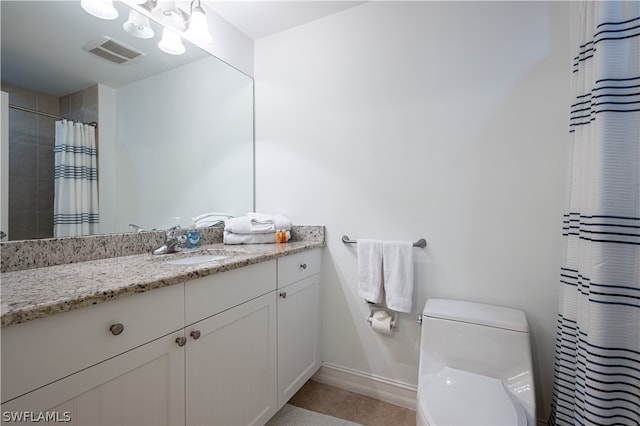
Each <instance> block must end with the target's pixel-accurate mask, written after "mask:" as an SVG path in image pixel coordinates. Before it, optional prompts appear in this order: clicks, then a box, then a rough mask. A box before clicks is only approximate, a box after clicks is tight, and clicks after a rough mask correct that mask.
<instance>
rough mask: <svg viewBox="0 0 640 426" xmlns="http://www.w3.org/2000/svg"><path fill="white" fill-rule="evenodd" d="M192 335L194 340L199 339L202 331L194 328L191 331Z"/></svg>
mask: <svg viewBox="0 0 640 426" xmlns="http://www.w3.org/2000/svg"><path fill="white" fill-rule="evenodd" d="M191 337H193V340H198V339H199V338H200V331H199V330H193V331H192V332H191Z"/></svg>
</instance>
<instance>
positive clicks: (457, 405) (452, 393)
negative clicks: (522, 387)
mask: <svg viewBox="0 0 640 426" xmlns="http://www.w3.org/2000/svg"><path fill="white" fill-rule="evenodd" d="M424 379H425V380H424V384H423V385H422V386H421V387H420V391H421V392H420V395H419V409H420V411H421V414H422V415H423V417H424V418H425V419H426V420H427V422H428V423H429V424H431V425H518V426H521V425H522V426H524V425H526V424H527V417H526V414H525V412H524V409H523V408H522V406H521V405H520V404H519V403H518V402H517V401H516V399H515V398H514V397H511V396H509V395H510V393H509V392H508V391H507V390H506V389H505V387H504V385H503V384H502V381H500V380H498V379H494V378H492V377H487V376H483V375H480V374H475V373H470V372H467V371H462V370H456V369H454V368H450V367H444V368H443V369H442V370H440V372H438V373H436V374H432V375H430V376H427V377H424Z"/></svg>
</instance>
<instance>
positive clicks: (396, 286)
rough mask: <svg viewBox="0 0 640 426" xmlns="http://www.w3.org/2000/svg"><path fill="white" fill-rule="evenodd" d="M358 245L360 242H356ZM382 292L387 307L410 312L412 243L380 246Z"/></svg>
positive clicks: (391, 243)
mask: <svg viewBox="0 0 640 426" xmlns="http://www.w3.org/2000/svg"><path fill="white" fill-rule="evenodd" d="M358 245H360V241H358ZM382 264H383V265H384V266H383V270H384V291H385V301H386V303H387V307H388V308H389V309H392V310H394V311H398V312H411V304H412V300H413V243H412V242H410V241H385V242H384V243H383V244H382Z"/></svg>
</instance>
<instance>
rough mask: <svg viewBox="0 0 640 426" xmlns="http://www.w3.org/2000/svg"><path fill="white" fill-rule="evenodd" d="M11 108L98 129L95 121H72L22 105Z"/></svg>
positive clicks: (10, 105)
mask: <svg viewBox="0 0 640 426" xmlns="http://www.w3.org/2000/svg"><path fill="white" fill-rule="evenodd" d="M9 108H13V109H19V110H20V111H25V112H30V113H32V114H37V115H43V116H45V117H49V118H54V119H56V120H70V121H74V122H76V123H82V124H88V125H89V126H93V127H98V123H96V122H95V121H92V122H91V123H85V122H82V121H80V120H73V119H70V118H65V117H62V116H60V115H55V114H49V113H48V112H42V111H36V110H35V109H31V108H27V107H23V106H20V105H14V104H9Z"/></svg>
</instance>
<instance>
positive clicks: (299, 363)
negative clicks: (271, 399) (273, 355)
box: [278, 274, 322, 409]
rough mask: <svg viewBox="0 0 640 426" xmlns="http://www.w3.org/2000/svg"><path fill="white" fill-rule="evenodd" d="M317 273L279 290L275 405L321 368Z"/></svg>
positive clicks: (294, 391) (288, 396)
mask: <svg viewBox="0 0 640 426" xmlns="http://www.w3.org/2000/svg"><path fill="white" fill-rule="evenodd" d="M320 319H321V318H320V275H319V274H316V275H312V276H311V277H309V278H305V279H304V280H301V281H298V282H297V283H295V284H291V285H289V286H287V287H285V288H283V289H280V290H278V409H280V408H281V407H282V406H283V405H284V404H285V403H286V402H287V401H288V400H289V399H290V398H291V397H292V396H293V395H294V394H295V393H296V392H297V391H298V390H299V389H300V388H301V387H302V385H304V383H305V382H306V381H307V380H309V378H310V377H311V376H312V375H313V374H314V373H315V372H316V371H318V369H319V368H320V363H321V356H322V354H321V348H320V343H321V326H320Z"/></svg>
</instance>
